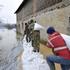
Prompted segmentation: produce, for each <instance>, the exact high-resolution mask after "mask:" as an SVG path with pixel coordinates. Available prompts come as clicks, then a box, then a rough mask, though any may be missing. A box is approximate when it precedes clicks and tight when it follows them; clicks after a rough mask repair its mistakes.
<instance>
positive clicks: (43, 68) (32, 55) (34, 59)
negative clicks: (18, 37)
mask: <svg viewBox="0 0 70 70" xmlns="http://www.w3.org/2000/svg"><path fill="white" fill-rule="evenodd" d="M23 49H24V52H23V55H22V61H23V63H22V64H23V70H50V69H49V66H48V64H47V62H46V60H45V59H44V58H43V55H41V54H40V53H37V52H33V51H32V50H33V47H32V45H31V42H29V43H27V42H26V39H25V37H24V39H23Z"/></svg>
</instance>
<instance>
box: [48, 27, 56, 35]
mask: <svg viewBox="0 0 70 70" xmlns="http://www.w3.org/2000/svg"><path fill="white" fill-rule="evenodd" d="M54 32H56V31H55V29H54V27H49V28H48V29H47V33H48V34H53V33H54Z"/></svg>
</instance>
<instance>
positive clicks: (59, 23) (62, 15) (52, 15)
mask: <svg viewBox="0 0 70 70" xmlns="http://www.w3.org/2000/svg"><path fill="white" fill-rule="evenodd" d="M65 1H66V0H65ZM65 1H63V2H61V3H58V4H56V5H53V6H51V7H49V8H46V9H44V10H41V11H39V12H37V13H36V16H34V17H33V16H32V15H31V16H27V17H26V20H21V21H20V22H24V23H25V22H28V21H29V20H30V19H31V18H33V19H35V20H36V21H37V22H38V23H39V24H41V25H43V26H44V27H45V28H47V27H48V26H54V27H55V28H56V30H57V31H59V32H61V33H65V34H70V33H69V30H70V27H68V26H69V15H70V5H69V4H70V3H68V2H69V1H66V2H65ZM38 3H39V2H38ZM37 6H38V8H39V5H37ZM41 6H42V4H41ZM67 10H68V11H67ZM21 14H22V13H21ZM23 16H24V15H23ZM20 25H22V24H21V23H20ZM22 31H24V29H23V30H22V28H21V32H22ZM43 35H46V29H45V30H42V31H41V38H43V39H45V40H46V38H47V35H46V36H43Z"/></svg>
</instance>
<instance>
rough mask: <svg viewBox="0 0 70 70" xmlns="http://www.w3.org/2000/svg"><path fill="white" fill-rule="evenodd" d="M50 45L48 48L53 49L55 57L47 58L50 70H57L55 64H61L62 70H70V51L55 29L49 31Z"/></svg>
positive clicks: (50, 28)
mask: <svg viewBox="0 0 70 70" xmlns="http://www.w3.org/2000/svg"><path fill="white" fill-rule="evenodd" d="M47 34H48V43H47V46H48V47H49V48H52V50H53V52H54V55H50V56H48V57H47V62H48V64H49V66H50V70H55V64H54V63H59V64H61V68H62V70H70V51H69V49H68V48H67V46H66V43H65V41H64V39H63V38H62V36H61V35H60V33H58V32H57V31H55V29H54V28H53V27H49V28H48V29H47Z"/></svg>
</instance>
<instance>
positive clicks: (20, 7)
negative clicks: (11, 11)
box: [15, 0, 29, 13]
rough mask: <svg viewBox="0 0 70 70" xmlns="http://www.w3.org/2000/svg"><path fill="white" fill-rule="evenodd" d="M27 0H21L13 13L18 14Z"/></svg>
mask: <svg viewBox="0 0 70 70" xmlns="http://www.w3.org/2000/svg"><path fill="white" fill-rule="evenodd" d="M28 1H29V0H23V1H22V3H21V4H20V6H19V7H18V9H17V10H16V11H15V13H18V12H19V11H20V10H21V9H22V8H23V7H24V6H25V5H26V3H27V2H28Z"/></svg>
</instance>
